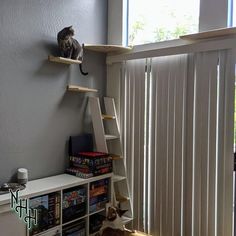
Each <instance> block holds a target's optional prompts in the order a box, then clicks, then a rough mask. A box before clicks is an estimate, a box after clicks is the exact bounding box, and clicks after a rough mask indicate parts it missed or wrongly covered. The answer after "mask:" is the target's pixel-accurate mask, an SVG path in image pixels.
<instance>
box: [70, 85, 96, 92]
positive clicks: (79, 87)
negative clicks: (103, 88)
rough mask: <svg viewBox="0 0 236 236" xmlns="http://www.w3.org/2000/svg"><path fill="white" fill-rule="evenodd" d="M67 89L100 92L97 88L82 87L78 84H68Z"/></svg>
mask: <svg viewBox="0 0 236 236" xmlns="http://www.w3.org/2000/svg"><path fill="white" fill-rule="evenodd" d="M67 91H70V92H84V93H86V92H95V93H96V92H98V90H97V89H92V88H86V87H81V86H76V85H68V86H67Z"/></svg>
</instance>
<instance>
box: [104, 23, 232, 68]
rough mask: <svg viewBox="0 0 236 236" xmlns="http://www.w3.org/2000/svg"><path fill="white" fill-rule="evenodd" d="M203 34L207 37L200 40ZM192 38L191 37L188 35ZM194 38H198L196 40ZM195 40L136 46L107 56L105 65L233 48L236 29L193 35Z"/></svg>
mask: <svg viewBox="0 0 236 236" xmlns="http://www.w3.org/2000/svg"><path fill="white" fill-rule="evenodd" d="M203 34H207V37H204V38H202V37H201V36H202V35H203ZM189 36H192V35H189ZM196 36H200V37H199V38H198V39H197V37H196ZM194 37H196V39H191V38H189V39H187V38H186V37H185V39H174V40H169V41H163V42H157V43H150V44H143V45H136V46H134V47H133V48H132V50H131V51H129V52H127V53H123V54H118V55H117V54H116V55H108V57H107V64H112V63H116V62H122V61H125V60H132V59H139V58H151V57H158V56H168V55H177V54H185V53H193V52H201V51H212V50H218V49H229V48H235V47H236V44H235V38H236V28H235V27H234V28H228V29H218V30H212V31H208V32H201V33H197V34H194Z"/></svg>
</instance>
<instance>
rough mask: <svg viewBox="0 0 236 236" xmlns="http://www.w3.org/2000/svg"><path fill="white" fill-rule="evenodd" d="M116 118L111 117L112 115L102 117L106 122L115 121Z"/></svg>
mask: <svg viewBox="0 0 236 236" xmlns="http://www.w3.org/2000/svg"><path fill="white" fill-rule="evenodd" d="M115 118H116V117H115V116H110V115H102V119H104V120H115Z"/></svg>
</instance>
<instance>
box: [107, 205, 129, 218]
mask: <svg viewBox="0 0 236 236" xmlns="http://www.w3.org/2000/svg"><path fill="white" fill-rule="evenodd" d="M126 211H127V210H121V209H119V208H117V207H109V208H108V210H107V220H109V221H114V220H115V219H116V218H117V217H121V216H122V215H123V214H124V213H125V212H126Z"/></svg>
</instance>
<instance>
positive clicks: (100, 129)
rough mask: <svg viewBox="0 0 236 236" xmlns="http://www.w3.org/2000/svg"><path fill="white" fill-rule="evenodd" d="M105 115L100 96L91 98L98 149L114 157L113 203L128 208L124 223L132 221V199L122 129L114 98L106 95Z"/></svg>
mask: <svg viewBox="0 0 236 236" xmlns="http://www.w3.org/2000/svg"><path fill="white" fill-rule="evenodd" d="M104 105H105V113H106V114H105V115H103V114H102V113H101V107H100V102H99V98H98V97H90V98H89V107H90V110H91V116H92V123H93V129H94V136H95V142H96V149H97V151H98V152H105V153H109V154H111V153H112V154H111V156H112V159H113V204H114V205H118V204H119V205H120V207H121V209H124V210H128V211H127V212H126V213H125V215H124V216H123V222H124V224H126V223H129V222H130V221H132V218H133V214H132V208H131V199H130V194H129V188H128V181H127V176H126V169H125V164H124V158H123V154H122V147H121V139H120V129H119V124H118V120H117V114H116V109H115V103H114V99H113V98H109V97H105V98H104Z"/></svg>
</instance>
